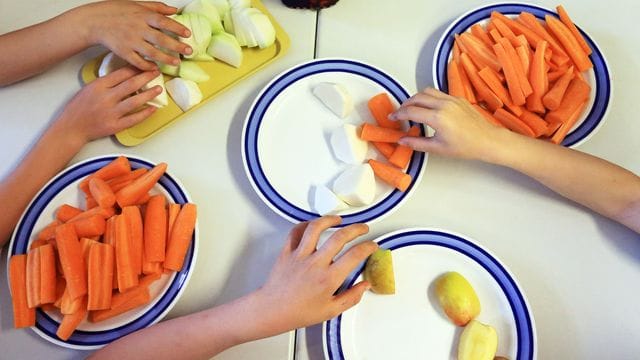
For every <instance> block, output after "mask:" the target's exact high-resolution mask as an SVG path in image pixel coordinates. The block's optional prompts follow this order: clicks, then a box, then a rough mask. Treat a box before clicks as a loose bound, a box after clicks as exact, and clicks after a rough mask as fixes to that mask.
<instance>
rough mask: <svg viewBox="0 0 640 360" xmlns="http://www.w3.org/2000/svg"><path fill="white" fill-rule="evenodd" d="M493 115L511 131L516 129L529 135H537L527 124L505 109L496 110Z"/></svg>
mask: <svg viewBox="0 0 640 360" xmlns="http://www.w3.org/2000/svg"><path fill="white" fill-rule="evenodd" d="M493 116H494V117H495V118H496V119H497V120H498V121H500V122H501V123H502V124H503V125H504V126H506V127H507V128H508V129H509V130H511V131H515V132H517V133H519V134H522V135H525V136H529V137H534V136H535V134H534V132H533V130H531V128H530V127H529V126H528V125H527V124H525V123H524V122H523V121H522V120H520V119H518V118H517V117H515V116H514V115H511V114H509V112H507V111H506V110H505V109H502V108H500V109H498V110H496V111H495V112H494V113H493Z"/></svg>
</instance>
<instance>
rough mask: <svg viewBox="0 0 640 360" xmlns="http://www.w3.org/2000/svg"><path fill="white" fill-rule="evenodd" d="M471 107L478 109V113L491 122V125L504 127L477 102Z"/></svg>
mask: <svg viewBox="0 0 640 360" xmlns="http://www.w3.org/2000/svg"><path fill="white" fill-rule="evenodd" d="M473 107H474V108H475V109H476V110H478V112H479V113H480V115H482V116H483V117H484V118H485V119H486V120H487V121H488V122H490V123H492V124H493V125H497V126H500V127H505V126H504V125H503V124H502V123H501V122H500V121H498V120H497V119H496V118H495V117H493V114H491V113H490V112H489V111H487V110H486V109H485V108H483V107H482V106H480V105H477V104H473Z"/></svg>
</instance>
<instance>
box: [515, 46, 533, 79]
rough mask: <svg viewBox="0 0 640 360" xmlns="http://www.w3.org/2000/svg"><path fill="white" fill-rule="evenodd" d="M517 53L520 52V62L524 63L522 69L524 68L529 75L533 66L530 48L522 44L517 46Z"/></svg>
mask: <svg viewBox="0 0 640 360" xmlns="http://www.w3.org/2000/svg"><path fill="white" fill-rule="evenodd" d="M516 54H518V58H519V59H520V64H522V69H523V70H524V74H525V76H529V70H530V67H531V59H530V58H529V49H527V48H525V47H524V46H522V45H520V46H518V47H517V48H516Z"/></svg>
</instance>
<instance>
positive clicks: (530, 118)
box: [519, 110, 548, 137]
mask: <svg viewBox="0 0 640 360" xmlns="http://www.w3.org/2000/svg"><path fill="white" fill-rule="evenodd" d="M519 118H520V120H522V121H523V122H524V123H525V124H527V126H529V127H530V128H531V130H533V135H534V136H535V137H540V136H542V135H544V134H546V132H547V127H548V124H547V122H546V121H544V120H543V119H542V118H541V117H539V116H538V115H536V114H534V113H532V112H530V111H527V110H524V111H523V112H522V115H520V116H519Z"/></svg>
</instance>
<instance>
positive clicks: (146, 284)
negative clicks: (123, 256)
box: [138, 269, 162, 288]
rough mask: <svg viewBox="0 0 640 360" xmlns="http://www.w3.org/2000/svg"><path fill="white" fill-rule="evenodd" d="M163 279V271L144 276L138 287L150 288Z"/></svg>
mask: <svg viewBox="0 0 640 360" xmlns="http://www.w3.org/2000/svg"><path fill="white" fill-rule="evenodd" d="M161 277H162V269H160V271H158V272H155V273H152V274H148V275H145V276H143V277H142V278H140V284H138V286H144V287H147V288H148V287H149V286H151V284H152V283H153V282H154V281H156V280H158V279H160V278H161Z"/></svg>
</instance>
